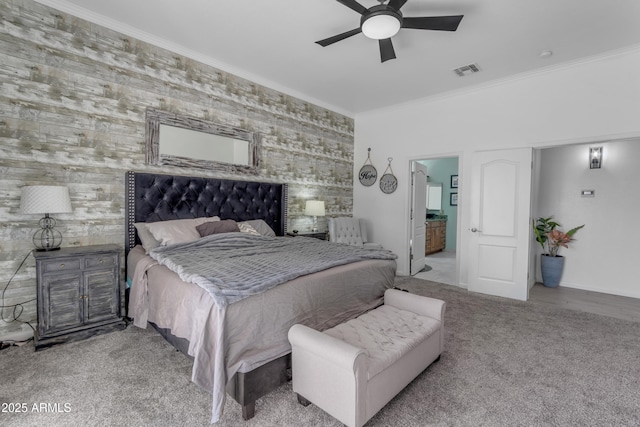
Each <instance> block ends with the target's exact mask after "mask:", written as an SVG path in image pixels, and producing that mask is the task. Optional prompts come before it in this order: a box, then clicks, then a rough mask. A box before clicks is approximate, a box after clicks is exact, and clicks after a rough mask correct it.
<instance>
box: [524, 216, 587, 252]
mask: <svg viewBox="0 0 640 427" xmlns="http://www.w3.org/2000/svg"><path fill="white" fill-rule="evenodd" d="M532 225H533V231H534V232H535V233H536V240H537V241H538V243H539V244H540V246H541V247H542V251H543V252H544V255H547V256H558V251H559V250H560V248H561V247H563V248H568V247H569V242H571V241H572V240H573V235H574V234H576V232H577V231H578V230H580V229H581V228H582V227H584V224H582V225H580V226H578V227H575V228H572V229H571V230H569V231H567V232H563V231H560V230H557V228H558V227H561V225H560V224H559V223H557V222H555V221H554V220H553V217H552V216H550V217H548V218H542V217H540V218H538V219H537V220H535V221H533V224H532Z"/></svg>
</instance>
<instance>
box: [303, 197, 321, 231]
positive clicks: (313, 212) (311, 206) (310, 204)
mask: <svg viewBox="0 0 640 427" xmlns="http://www.w3.org/2000/svg"><path fill="white" fill-rule="evenodd" d="M304 214H305V215H309V216H312V217H313V228H312V229H311V231H313V232H314V233H315V232H317V231H318V217H319V216H324V215H325V211H324V202H323V201H322V200H307V203H306V205H305V207H304Z"/></svg>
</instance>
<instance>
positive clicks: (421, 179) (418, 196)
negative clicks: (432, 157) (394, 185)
mask: <svg viewBox="0 0 640 427" xmlns="http://www.w3.org/2000/svg"><path fill="white" fill-rule="evenodd" d="M426 219H427V167H426V166H425V165H423V164H422V163H418V162H411V239H410V240H409V242H410V245H411V246H410V248H409V250H410V255H409V259H410V260H411V266H410V271H411V273H410V274H411V275H412V276H413V275H414V274H417V273H418V272H420V271H421V270H422V269H423V268H424V266H425V265H426V261H425V260H424V250H425V239H426V233H427V224H426Z"/></svg>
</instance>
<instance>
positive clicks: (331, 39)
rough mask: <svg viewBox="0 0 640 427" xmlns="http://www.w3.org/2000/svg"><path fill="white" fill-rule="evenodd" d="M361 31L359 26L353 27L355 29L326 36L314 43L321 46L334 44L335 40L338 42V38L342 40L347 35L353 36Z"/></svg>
mask: <svg viewBox="0 0 640 427" xmlns="http://www.w3.org/2000/svg"><path fill="white" fill-rule="evenodd" d="M361 32H362V30H361V29H360V28H355V29H353V30H351V31H346V32H344V33H342V34H338V35H335V36H333V37H329V38H326V39H324V40H318V41H317V42H316V43H318V44H319V45H320V46H322V47H327V46H329V45H330V44H334V43H335V42H339V41H340V40H344V39H346V38H348V37H351V36H355V35H356V34H358V33H361Z"/></svg>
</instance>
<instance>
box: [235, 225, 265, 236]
mask: <svg viewBox="0 0 640 427" xmlns="http://www.w3.org/2000/svg"><path fill="white" fill-rule="evenodd" d="M238 228H239V229H240V231H241V232H243V233H247V234H253V235H254V236H260V233H258V231H257V230H256V229H255V228H253V227H252V226H250V225H249V224H247V223H246V222H239V223H238Z"/></svg>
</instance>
